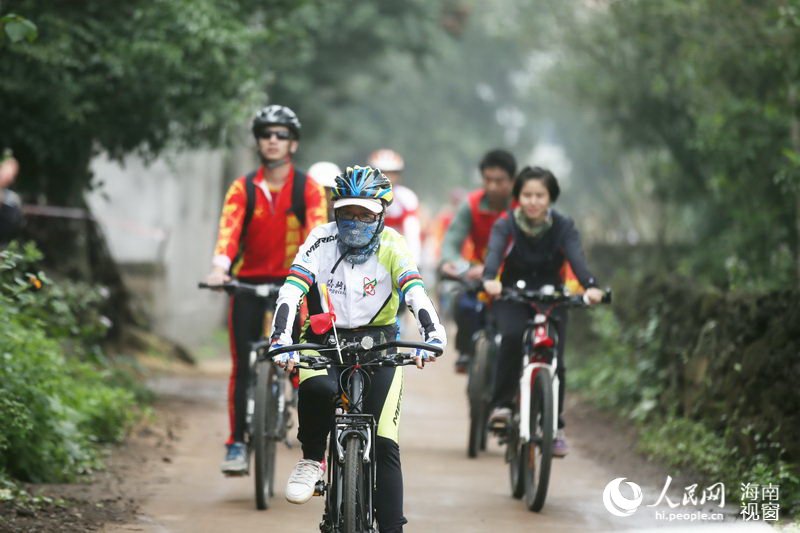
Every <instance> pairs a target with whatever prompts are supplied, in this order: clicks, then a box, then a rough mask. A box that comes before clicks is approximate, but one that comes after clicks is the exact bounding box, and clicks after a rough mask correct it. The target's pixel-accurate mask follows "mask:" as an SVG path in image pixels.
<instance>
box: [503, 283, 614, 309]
mask: <svg viewBox="0 0 800 533" xmlns="http://www.w3.org/2000/svg"><path fill="white" fill-rule="evenodd" d="M584 297H585V295H583V294H569V295H567V294H564V293H562V292H543V291H541V290H524V289H514V288H510V287H507V288H505V289H503V292H502V293H501V296H500V298H502V299H505V300H514V301H517V302H523V303H531V302H533V303H552V304H566V305H568V306H570V307H584V306H588V305H590V304H589V303H588V302H587V301H586V300H585V299H584ZM599 303H601V304H609V303H611V289H606V290H605V293H604V294H603V299H602V300H601V301H600V302H599Z"/></svg>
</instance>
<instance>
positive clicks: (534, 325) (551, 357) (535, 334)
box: [501, 282, 611, 512]
mask: <svg viewBox="0 0 800 533" xmlns="http://www.w3.org/2000/svg"><path fill="white" fill-rule="evenodd" d="M501 298H503V299H506V300H512V301H515V302H520V303H524V304H525V305H529V306H530V307H531V308H532V309H533V311H534V313H533V318H532V319H531V320H530V321H529V322H528V325H527V327H526V329H525V333H524V335H523V338H522V345H523V350H524V352H523V363H522V374H521V376H520V379H519V389H518V393H517V395H516V401H515V403H514V405H513V407H512V415H511V421H510V423H509V424H508V426H507V427H506V432H507V433H506V435H505V440H506V443H507V447H506V461H507V462H508V463H509V473H510V481H511V494H512V495H513V496H514V498H524V500H525V504H526V505H527V507H528V509H530V510H531V511H537V512H538V511H540V510H541V509H542V507H543V506H544V501H545V498H546V497H547V485H548V483H549V481H550V464H551V462H552V459H553V439H554V438H555V434H556V432H557V431H558V392H559V387H560V383H559V379H558V375H557V373H556V370H557V368H558V357H556V356H555V355H556V354H557V353H558V333H557V331H556V327H555V324H554V322H555V321H556V320H557V318H556V317H555V316H552V312H553V311H554V310H555V309H556V308H559V307H586V306H588V303H587V302H586V301H585V300H584V297H583V295H569V294H566V293H564V292H559V291H556V290H555V288H554V287H553V286H552V285H545V286H544V287H542V288H541V289H540V290H525V285H524V283H523V282H520V283H519V284H518V288H517V289H510V288H506V289H503V294H502V296H501ZM609 302H611V291H610V290H606V294H605V296H604V297H603V301H602V303H609Z"/></svg>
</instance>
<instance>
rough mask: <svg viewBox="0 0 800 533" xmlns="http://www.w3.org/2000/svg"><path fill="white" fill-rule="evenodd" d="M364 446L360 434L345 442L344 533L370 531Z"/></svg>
mask: <svg viewBox="0 0 800 533" xmlns="http://www.w3.org/2000/svg"><path fill="white" fill-rule="evenodd" d="M363 455H364V448H363V444H362V442H361V439H360V438H359V437H358V435H350V436H349V437H348V438H347V441H346V442H345V450H344V469H343V470H344V471H343V476H342V506H343V509H342V518H343V526H344V527H343V529H342V531H343V532H344V533H360V532H362V531H368V524H367V516H368V513H367V508H366V502H367V494H366V491H367V490H370V489H369V483H367V482H366V476H367V472H366V470H365V469H364V463H363Z"/></svg>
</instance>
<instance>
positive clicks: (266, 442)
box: [252, 361, 282, 510]
mask: <svg viewBox="0 0 800 533" xmlns="http://www.w3.org/2000/svg"><path fill="white" fill-rule="evenodd" d="M281 391H282V389H281V388H280V376H279V375H278V371H277V369H276V368H275V367H274V366H273V365H272V363H270V362H268V361H267V362H262V363H258V364H257V365H256V397H255V409H254V411H253V435H252V447H253V452H254V454H253V455H254V456H255V476H254V481H255V492H256V507H257V508H258V509H260V510H264V509H267V508H268V507H269V500H270V498H271V497H272V495H273V486H274V482H275V438H274V436H273V432H274V429H275V427H276V424H278V403H279V402H278V395H279V394H280V393H281Z"/></svg>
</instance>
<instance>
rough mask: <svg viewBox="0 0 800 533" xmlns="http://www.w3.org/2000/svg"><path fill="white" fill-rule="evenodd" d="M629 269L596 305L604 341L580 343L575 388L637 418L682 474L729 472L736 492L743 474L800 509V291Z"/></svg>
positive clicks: (657, 452)
mask: <svg viewBox="0 0 800 533" xmlns="http://www.w3.org/2000/svg"><path fill="white" fill-rule="evenodd" d="M632 278H633V276H630V277H626V278H625V281H626V282H627V283H628V284H629V285H627V287H626V285H624V284H623V278H620V279H619V284H618V286H619V287H620V288H621V290H620V291H618V293H617V294H616V295H615V296H616V301H615V303H614V305H613V309H598V310H596V311H595V312H593V313H592V320H591V327H592V330H593V331H592V333H593V335H594V337H595V344H593V348H592V349H590V350H589V351H586V352H585V353H580V350H573V353H574V355H575V356H576V357H574V358H573V359H572V360H573V361H574V362H575V364H573V365H572V372H571V373H570V386H571V387H572V388H573V390H579V391H580V392H581V394H582V395H583V396H584V397H585V398H587V399H588V400H590V401H591V402H592V403H593V404H595V405H598V406H600V407H602V408H605V409H608V410H610V411H613V412H614V413H616V414H618V415H621V416H622V417H625V418H628V419H630V420H631V422H632V423H634V424H636V425H637V427H638V430H639V431H638V433H639V438H640V440H639V448H640V450H641V451H642V452H644V453H645V454H647V455H649V456H651V457H654V458H657V459H659V460H661V461H663V462H665V463H666V464H668V465H669V466H671V467H673V468H675V472H683V473H686V474H691V475H694V476H700V477H701V478H702V480H703V481H706V482H708V484H712V483H716V482H723V483H725V486H726V488H727V493H728V494H727V496H728V498H729V499H731V500H733V499H734V498H736V497H738V496H739V495H740V493H739V491H740V487H741V484H743V483H750V484H754V485H759V486H765V485H769V484H772V485H774V486H778V487H780V509H781V516H782V517H786V516H790V515H796V514H797V513H798V512H799V511H800V470H799V469H798V463H800V446H798V442H797V438H796V436H797V433H796V432H797V427H800V426H799V424H800V418H799V417H800V405H798V401H800V400H799V399H798V397H797V392H796V388H795V385H794V384H796V383H797V378H798V371H800V369H798V367H797V353H799V352H800V304H798V303H797V302H798V293H797V292H796V291H780V292H779V291H773V292H763V293H759V294H753V293H745V292H740V293H724V292H722V291H719V290H715V289H711V288H707V287H706V288H703V287H702V286H698V285H694V284H693V283H692V282H691V281H690V280H688V279H687V278H680V277H674V276H673V277H664V278H657V277H654V276H647V277H643V278H642V279H640V280H639V281H638V282H635V283H633V284H632V285H631V284H630V283H631V279H632ZM637 294H639V295H641V294H647V295H648V297H647V298H644V299H642V298H637V297H636V295H637ZM698 481H700V480H699V479H698Z"/></svg>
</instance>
